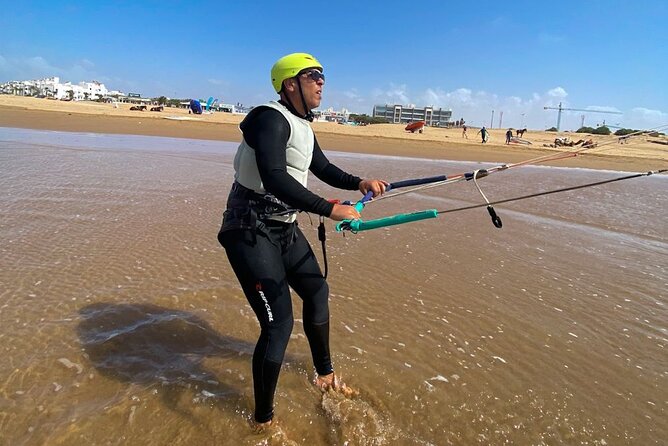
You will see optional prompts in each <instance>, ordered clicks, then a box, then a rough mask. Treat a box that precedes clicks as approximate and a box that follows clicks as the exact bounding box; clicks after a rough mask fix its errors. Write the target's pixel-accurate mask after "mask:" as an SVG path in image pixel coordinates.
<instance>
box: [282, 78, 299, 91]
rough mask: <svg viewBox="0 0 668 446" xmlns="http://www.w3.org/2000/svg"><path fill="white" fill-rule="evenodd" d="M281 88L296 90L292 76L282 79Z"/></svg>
mask: <svg viewBox="0 0 668 446" xmlns="http://www.w3.org/2000/svg"><path fill="white" fill-rule="evenodd" d="M283 90H284V91H289V92H293V91H296V90H297V81H296V80H295V78H294V77H291V78H289V79H286V80H284V81H283Z"/></svg>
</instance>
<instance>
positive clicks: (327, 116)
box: [313, 107, 350, 122]
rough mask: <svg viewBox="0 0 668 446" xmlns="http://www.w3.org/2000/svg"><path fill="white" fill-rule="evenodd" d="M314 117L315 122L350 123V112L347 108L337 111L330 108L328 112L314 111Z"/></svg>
mask: <svg viewBox="0 0 668 446" xmlns="http://www.w3.org/2000/svg"><path fill="white" fill-rule="evenodd" d="M313 115H314V116H315V120H316V121H320V122H348V117H349V116H350V112H349V111H348V110H346V109H345V108H342V109H341V111H336V110H334V108H333V107H329V108H328V109H327V110H314V111H313Z"/></svg>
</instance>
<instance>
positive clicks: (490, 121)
mask: <svg viewBox="0 0 668 446" xmlns="http://www.w3.org/2000/svg"><path fill="white" fill-rule="evenodd" d="M489 128H490V129H492V128H494V110H492V119H490V120H489Z"/></svg>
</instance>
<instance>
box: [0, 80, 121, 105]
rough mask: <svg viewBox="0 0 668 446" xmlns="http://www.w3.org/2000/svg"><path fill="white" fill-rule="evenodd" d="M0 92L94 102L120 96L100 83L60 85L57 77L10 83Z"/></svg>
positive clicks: (2, 85)
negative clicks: (107, 97)
mask: <svg viewBox="0 0 668 446" xmlns="http://www.w3.org/2000/svg"><path fill="white" fill-rule="evenodd" d="M0 92H2V93H5V94H14V95H18V96H38V95H43V96H46V97H52V98H55V99H72V100H75V101H84V100H96V99H100V98H103V97H106V96H109V95H110V94H117V95H122V94H123V93H121V92H120V91H111V92H110V91H109V90H107V87H105V85H104V84H103V83H101V82H98V81H92V82H79V84H76V85H74V84H72V83H71V82H65V83H61V82H60V78H59V77H58V76H54V77H47V78H44V79H36V80H27V81H10V82H7V83H5V84H1V85H0Z"/></svg>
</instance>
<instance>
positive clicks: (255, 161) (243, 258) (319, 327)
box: [218, 53, 388, 427]
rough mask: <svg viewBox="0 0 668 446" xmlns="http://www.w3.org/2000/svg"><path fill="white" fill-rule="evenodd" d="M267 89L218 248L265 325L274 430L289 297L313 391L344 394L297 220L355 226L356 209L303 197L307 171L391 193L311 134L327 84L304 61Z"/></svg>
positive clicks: (246, 141)
mask: <svg viewBox="0 0 668 446" xmlns="http://www.w3.org/2000/svg"><path fill="white" fill-rule="evenodd" d="M271 81H272V85H273V87H274V89H275V90H276V92H277V93H278V94H279V95H280V99H279V101H278V102H275V101H270V102H268V103H266V104H264V105H261V106H259V107H255V108H254V109H253V110H252V111H251V112H250V113H249V114H248V116H247V117H246V118H245V119H244V120H243V122H242V123H241V125H240V129H241V131H242V133H243V141H242V142H241V144H240V145H239V148H238V150H237V153H236V156H235V158H234V169H235V175H234V179H235V182H234V184H233V185H232V190H231V191H230V195H229V198H228V201H227V210H226V211H225V214H224V218H223V225H222V227H221V230H220V232H219V234H218V240H219V241H220V243H221V244H222V245H223V247H224V248H225V251H226V253H227V257H228V259H229V261H230V264H231V265H232V268H233V270H234V272H235V274H236V276H237V278H238V279H239V282H240V284H241V287H242V289H243V291H244V294H245V295H246V298H247V299H248V302H249V304H250V306H251V307H252V308H253V311H254V312H255V315H256V317H257V319H258V321H259V323H260V336H259V339H258V341H257V344H256V346H255V351H254V353H253V365H252V368H253V387H254V393H255V416H254V417H255V421H256V422H257V423H258V425H259V427H264V426H267V425H269V424H271V421H272V419H273V416H274V410H273V400H274V393H275V390H276V384H277V382H278V376H279V372H280V369H281V364H282V362H283V356H284V353H285V349H286V347H287V344H288V341H289V339H290V333H291V331H292V326H293V323H294V320H293V315H292V303H291V300H290V290H289V287H288V286H290V287H292V288H293V289H294V290H295V292H296V293H297V294H298V295H299V297H300V298H301V299H302V301H303V321H304V332H305V334H306V337H307V339H308V342H309V346H310V349H311V356H312V358H313V363H314V365H315V368H316V372H317V377H316V380H315V384H316V385H317V386H318V387H320V388H321V389H323V390H327V389H334V390H341V391H345V386H344V385H343V384H341V383H339V382H338V381H337V377H336V376H335V375H334V369H333V367H332V362H331V358H330V352H329V306H328V294H329V288H328V286H327V282H326V281H325V278H324V277H323V275H322V272H321V270H320V267H319V265H318V262H317V259H316V257H315V255H314V254H313V251H312V249H311V247H310V245H309V243H308V241H307V240H306V238H305V237H304V235H303V234H302V232H301V230H300V229H299V227H298V226H297V222H296V214H297V211H307V212H313V213H316V214H319V215H322V216H325V217H329V218H331V219H333V220H338V221H340V220H344V219H358V218H360V214H359V212H357V211H356V210H355V208H354V207H352V206H345V205H340V204H333V203H330V202H328V201H327V200H325V199H324V198H322V197H319V196H318V195H316V194H314V193H312V192H311V191H309V190H308V189H307V188H306V185H307V177H308V172H309V170H310V171H311V172H312V173H313V174H315V176H316V177H318V178H319V179H321V180H322V181H324V182H325V183H327V184H329V185H331V186H333V187H337V188H340V189H347V190H356V189H358V190H359V191H360V192H362V193H365V194H366V193H367V192H368V191H371V192H373V195H374V196H377V195H380V194H382V193H384V192H385V187H386V186H387V184H388V183H387V182H385V181H382V180H363V179H361V178H359V177H356V176H354V175H351V174H348V173H346V172H344V171H342V170H341V169H339V168H338V167H336V166H335V165H333V164H331V163H330V162H329V160H328V159H327V158H326V157H325V155H324V154H323V152H322V150H321V149H320V146H319V145H318V141H317V140H316V138H315V135H314V134H313V130H312V129H311V126H310V124H309V122H310V121H312V120H313V114H312V112H311V110H313V109H315V108H317V107H318V106H319V105H320V101H321V99H322V90H323V87H324V84H325V75H324V74H323V68H322V65H321V64H320V62H318V61H317V60H316V59H315V57H313V56H311V55H309V54H306V53H293V54H289V55H287V56H285V57H282V58H281V59H279V60H278V61H277V62H276V63H275V64H274V66H273V68H272V69H271Z"/></svg>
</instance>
